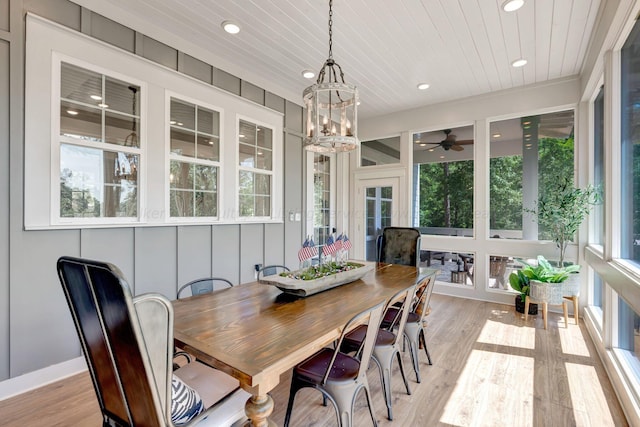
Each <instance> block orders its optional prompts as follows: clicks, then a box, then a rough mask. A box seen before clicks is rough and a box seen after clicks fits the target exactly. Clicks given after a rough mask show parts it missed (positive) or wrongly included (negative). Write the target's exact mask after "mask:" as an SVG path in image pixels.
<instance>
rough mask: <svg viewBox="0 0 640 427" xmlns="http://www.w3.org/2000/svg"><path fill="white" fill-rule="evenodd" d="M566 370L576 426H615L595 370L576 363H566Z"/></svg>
mask: <svg viewBox="0 0 640 427" xmlns="http://www.w3.org/2000/svg"><path fill="white" fill-rule="evenodd" d="M565 368H566V370H567V378H568V379H569V391H570V392H571V402H572V403H573V415H574V417H575V420H576V425H592V426H613V425H615V424H614V422H613V418H612V417H611V412H610V411H609V405H608V404H607V399H606V398H605V395H604V392H603V391H602V387H601V386H600V380H599V379H598V375H597V373H596V370H595V368H594V367H593V366H589V365H582V364H576V363H565ZM594 417H597V419H594Z"/></svg>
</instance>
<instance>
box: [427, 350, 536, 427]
mask: <svg viewBox="0 0 640 427" xmlns="http://www.w3.org/2000/svg"><path fill="white" fill-rule="evenodd" d="M533 366H534V360H533V358H532V357H524V356H515V355H509V354H504V353H495V352H487V351H481V350H473V351H472V352H471V354H470V355H469V358H468V359H467V363H466V365H465V367H464V369H463V371H462V373H461V374H460V377H459V378H458V382H457V383H456V387H455V389H454V390H453V393H452V394H451V396H450V397H449V400H448V401H447V404H446V406H445V408H444V411H443V415H442V418H440V422H441V423H445V424H449V425H453V426H468V425H474V426H475V425H484V426H503V425H504V426H508V425H512V426H515V425H517V426H520V427H527V426H531V425H533ZM471 390H473V392H470V391H471ZM496 405H500V411H496V410H495V406H496ZM505 414H508V417H510V418H509V419H505Z"/></svg>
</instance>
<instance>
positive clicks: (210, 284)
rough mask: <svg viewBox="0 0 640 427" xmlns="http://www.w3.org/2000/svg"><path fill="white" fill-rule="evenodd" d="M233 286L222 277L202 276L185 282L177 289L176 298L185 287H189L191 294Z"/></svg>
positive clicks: (205, 292)
mask: <svg viewBox="0 0 640 427" xmlns="http://www.w3.org/2000/svg"><path fill="white" fill-rule="evenodd" d="M232 286H233V283H231V282H230V281H229V280H227V279H225V278H223V277H203V278H202V279H196V280H192V281H190V282H189V283H185V284H184V285H182V286H180V289H178V293H177V298H178V299H180V295H181V294H182V293H183V291H185V290H186V289H191V295H200V294H208V293H210V292H213V291H214V290H218V289H223V288H230V287H232Z"/></svg>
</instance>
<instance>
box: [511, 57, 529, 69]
mask: <svg viewBox="0 0 640 427" xmlns="http://www.w3.org/2000/svg"><path fill="white" fill-rule="evenodd" d="M525 65H527V60H526V59H524V58H521V59H516V60H515V61H513V62H512V63H511V66H512V67H515V68H519V67H524V66H525Z"/></svg>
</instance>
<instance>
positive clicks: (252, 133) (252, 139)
mask: <svg viewBox="0 0 640 427" xmlns="http://www.w3.org/2000/svg"><path fill="white" fill-rule="evenodd" d="M256 129H257V127H256V125H254V124H253V123H249V122H246V121H244V120H240V126H239V131H240V133H239V134H238V139H239V141H240V142H241V143H243V144H248V145H253V146H255V145H256Z"/></svg>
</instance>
